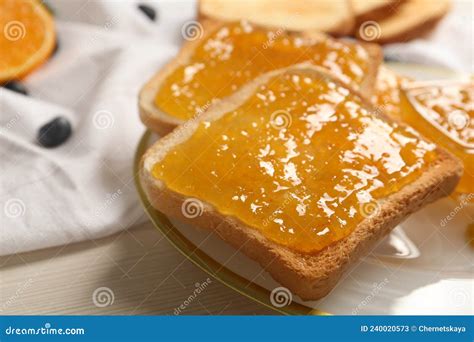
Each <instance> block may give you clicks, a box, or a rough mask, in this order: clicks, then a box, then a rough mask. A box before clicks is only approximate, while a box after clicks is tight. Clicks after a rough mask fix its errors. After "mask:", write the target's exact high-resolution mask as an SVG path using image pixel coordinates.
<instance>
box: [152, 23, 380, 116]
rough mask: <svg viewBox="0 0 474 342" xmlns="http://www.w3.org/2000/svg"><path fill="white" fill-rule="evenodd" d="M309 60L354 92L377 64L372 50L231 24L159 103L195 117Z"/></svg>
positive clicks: (163, 90) (175, 78)
mask: <svg viewBox="0 0 474 342" xmlns="http://www.w3.org/2000/svg"><path fill="white" fill-rule="evenodd" d="M307 61H309V62H311V63H313V64H315V65H319V66H322V67H325V68H327V69H329V70H331V71H332V72H334V73H336V74H337V75H338V76H339V77H340V78H341V79H342V80H343V81H344V82H346V83H350V84H351V85H352V86H353V87H354V89H358V88H359V86H360V84H361V83H362V82H363V81H364V80H365V77H366V75H367V74H368V72H369V70H368V69H369V66H370V63H371V61H370V56H369V54H368V52H367V50H366V49H365V48H363V47H362V46H361V45H359V44H356V43H349V42H342V41H337V40H334V39H331V38H327V37H323V36H321V37H317V38H316V37H302V36H295V35H291V34H288V33H286V32H285V31H283V30H281V29H280V30H273V31H269V30H265V29H261V28H257V27H255V26H253V25H251V24H248V23H245V22H241V23H229V24H224V25H223V26H220V28H218V29H217V30H216V31H215V32H213V33H211V34H210V35H209V36H208V37H207V38H205V39H203V41H202V42H200V43H199V46H198V47H197V48H196V49H195V50H194V51H193V54H192V56H190V59H189V60H188V61H187V63H186V64H185V65H182V66H180V67H178V68H177V69H176V70H174V72H172V73H171V75H169V76H168V77H167V78H166V79H165V81H164V82H163V84H162V86H161V87H160V90H159V91H158V93H157V95H156V98H155V105H156V107H157V108H159V109H160V110H162V111H163V112H165V113H167V114H169V115H172V116H175V117H177V118H179V119H183V120H184V119H189V118H191V117H193V116H195V115H197V114H200V113H201V112H203V111H205V110H206V109H207V107H209V105H210V104H211V103H212V102H213V101H214V100H216V99H219V98H222V97H224V96H227V95H230V94H231V93H233V92H234V91H235V90H237V89H238V88H239V87H240V86H242V85H243V84H245V83H247V82H248V81H250V80H252V79H254V78H255V77H256V76H258V75H260V74H263V73H265V72H267V71H271V70H275V69H279V68H283V67H287V66H290V65H293V64H296V63H301V62H307Z"/></svg>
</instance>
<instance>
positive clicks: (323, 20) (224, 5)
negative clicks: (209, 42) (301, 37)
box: [199, 0, 354, 35]
mask: <svg viewBox="0 0 474 342" xmlns="http://www.w3.org/2000/svg"><path fill="white" fill-rule="evenodd" d="M199 18H200V19H214V20H223V21H235V20H242V19H245V20H248V21H250V22H252V23H254V24H257V25H261V26H264V27H269V28H283V29H286V30H289V31H296V32H307V31H317V32H326V33H330V34H333V35H345V34H348V33H350V32H351V31H352V29H353V26H354V16H353V14H352V9H351V4H350V0H292V1H287V0H200V1H199Z"/></svg>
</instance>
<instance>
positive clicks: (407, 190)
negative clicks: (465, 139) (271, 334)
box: [139, 0, 463, 300]
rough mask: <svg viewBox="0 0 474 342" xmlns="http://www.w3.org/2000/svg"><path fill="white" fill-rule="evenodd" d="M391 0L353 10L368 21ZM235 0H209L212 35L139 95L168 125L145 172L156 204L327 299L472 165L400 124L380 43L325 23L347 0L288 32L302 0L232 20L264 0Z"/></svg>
mask: <svg viewBox="0 0 474 342" xmlns="http://www.w3.org/2000/svg"><path fill="white" fill-rule="evenodd" d="M388 2H391V1H377V4H376V5H373V6H372V5H371V6H368V4H367V5H366V6H362V5H361V6H359V7H355V8H358V11H359V13H360V14H359V17H360V18H363V17H364V13H367V12H369V11H372V12H374V13H377V12H379V11H381V8H384V6H387V5H386V3H388ZM406 2H410V1H409V0H407V1H406ZM211 3H212V5H211ZM232 3H233V2H229V1H201V2H200V18H201V20H203V21H201V25H202V29H203V32H202V35H200V37H199V38H198V39H192V40H191V41H188V42H186V43H185V44H184V45H183V47H182V49H181V51H180V53H179V55H178V56H177V57H176V58H175V59H174V60H172V61H171V62H170V63H169V64H168V65H167V66H165V67H164V68H163V69H161V70H160V71H158V72H157V74H156V75H154V76H153V78H152V79H151V80H150V81H149V82H148V83H147V84H146V85H145V86H144V87H143V89H142V91H141V92H140V96H139V109H140V116H141V119H142V121H143V122H144V124H145V125H146V126H147V127H148V128H149V129H151V130H152V131H154V132H156V133H157V134H159V135H160V136H161V138H160V139H159V140H158V141H157V142H156V143H155V144H154V145H153V146H151V147H150V149H149V150H148V151H147V153H146V154H145V155H144V156H143V158H142V161H141V167H140V180H141V183H142V186H143V188H144V190H145V193H146V194H147V197H148V199H149V200H150V203H151V204H152V205H153V207H154V208H156V209H158V210H159V211H161V212H163V213H165V214H166V215H169V216H171V217H175V218H178V219H180V220H182V221H185V222H189V223H191V224H192V225H193V226H195V227H199V228H202V229H207V230H209V231H212V232H214V233H216V234H217V235H218V236H219V237H221V238H222V239H223V240H224V241H226V242H228V243H229V244H230V245H232V246H233V247H235V248H236V249H237V250H239V251H240V252H242V253H244V254H246V255H247V256H248V257H250V258H252V259H254V260H256V261H257V262H259V263H260V265H261V266H262V267H263V268H264V269H265V270H267V271H268V272H269V273H270V274H271V276H272V277H273V278H274V279H276V280H277V281H278V282H280V283H281V284H282V285H283V286H285V287H287V288H288V289H289V290H290V291H292V292H293V294H295V295H298V296H300V297H301V298H302V299H307V300H314V299H319V298H321V297H323V296H325V295H327V294H328V293H329V292H330V291H331V289H333V288H334V286H335V285H336V283H337V282H338V280H339V279H340V277H341V275H342V274H343V272H344V270H346V269H347V268H348V266H349V265H350V264H351V263H353V262H354V261H356V260H357V259H358V258H359V257H360V256H361V255H364V253H367V252H369V251H370V250H371V248H373V247H374V245H375V244H376V243H377V242H378V241H379V240H380V239H381V238H382V237H383V236H385V235H387V234H388V233H389V232H390V231H391V229H393V228H394V227H395V226H396V225H397V224H399V223H400V222H401V221H402V220H403V219H405V218H406V217H407V216H408V215H409V214H411V213H413V212H414V211H416V210H418V209H420V208H421V207H423V206H425V205H426V204H428V203H431V202H433V201H435V200H436V199H438V198H440V197H443V196H447V195H449V194H450V193H451V192H452V191H453V190H454V189H455V188H456V185H457V184H458V182H459V179H460V177H461V175H462V172H463V166H462V163H461V162H460V161H459V160H458V159H457V158H456V157H455V156H453V155H452V154H451V153H450V152H448V151H446V150H445V149H443V148H441V147H439V146H437V145H435V144H434V143H432V142H431V141H429V140H428V139H426V138H424V137H423V136H422V135H421V134H419V133H418V132H417V131H416V130H414V129H413V128H412V127H409V126H407V125H405V124H403V123H401V122H400V120H399V116H400V115H399V108H400V107H399V102H400V95H399V91H400V89H401V87H402V86H403V85H404V84H405V82H410V80H407V79H404V78H402V77H400V76H398V75H396V74H394V73H393V72H391V71H390V70H389V69H387V68H385V67H383V66H381V63H382V53H381V49H380V47H379V46H377V45H374V44H369V43H366V42H355V41H352V40H346V39H335V38H332V37H330V36H328V35H326V34H324V33H322V32H321V31H323V30H324V31H329V32H333V33H336V32H339V33H341V32H342V31H343V30H344V29H343V28H339V25H341V23H343V22H345V21H346V20H350V21H354V22H355V21H356V19H354V17H353V14H350V15H349V13H352V12H350V11H349V10H348V9H347V8H348V7H344V6H345V5H344V6H343V4H345V2H341V1H327V2H325V1H322V2H321V1H318V6H323V5H324V13H325V16H326V15H328V16H329V15H330V14H331V15H332V14H334V15H337V16H338V18H339V20H330V21H328V22H331V25H332V26H331V28H327V29H324V28H323V27H314V26H311V25H314V22H319V24H321V23H323V22H324V21H323V20H319V19H318V20H314V19H316V17H315V18H312V20H301V21H298V24H295V22H296V21H293V20H289V22H288V23H287V24H288V25H287V29H285V30H282V29H281V28H278V29H275V28H273V27H274V26H281V25H280V24H281V23H282V22H284V19H283V18H290V17H291V11H292V10H295V13H296V11H297V10H299V9H301V4H299V2H298V1H296V2H295V1H293V2H291V3H292V5H291V6H290V7H289V9H288V10H287V11H285V10H284V9H283V8H280V7H279V6H278V1H276V2H272V3H273V4H274V5H268V6H269V7H268V8H266V10H265V13H266V14H269V13H270V14H271V15H267V16H266V17H265V18H263V17H251V18H250V19H251V21H232V20H235V19H241V18H240V17H241V16H246V17H247V16H249V15H254V14H255V13H256V12H258V11H257V9H258V6H262V4H263V3H265V1H261V2H260V1H257V2H248V3H247V2H244V3H243V4H245V5H246V6H249V7H248V8H246V6H244V5H242V3H240V6H237V5H235V6H237V7H235V6H234V5H233V4H232ZM305 4H307V2H305ZM232 6H234V7H232ZM250 6H252V7H250ZM308 6H309V5H306V7H305V12H313V13H319V14H318V15H322V14H321V13H320V12H319V11H310V9H311V6H309V7H308ZM338 6H341V8H339V7H338ZM399 6H402V5H401V4H400V5H399ZM351 10H352V7H351ZM288 11H289V12H288ZM217 14H218V15H217ZM286 14H289V15H290V16H289V17H287V16H286ZM214 17H219V19H221V20H222V19H225V21H217V20H216V19H215V18H214ZM210 18H213V19H212V20H210V21H209V19H210ZM273 20H276V21H273ZM285 23H286V22H285ZM312 23H313V24H312ZM277 24H278V25H277ZM319 24H318V25H319ZM291 25H296V26H291ZM342 26H343V25H341V27H342ZM314 29H316V30H318V32H317V34H315V30H314ZM190 203H191V205H192V206H194V209H196V208H197V209H198V210H197V212H196V211H193V212H192V213H190V212H188V211H187V206H188V205H189V204H190Z"/></svg>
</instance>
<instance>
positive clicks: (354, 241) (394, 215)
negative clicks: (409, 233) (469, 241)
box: [140, 64, 462, 300]
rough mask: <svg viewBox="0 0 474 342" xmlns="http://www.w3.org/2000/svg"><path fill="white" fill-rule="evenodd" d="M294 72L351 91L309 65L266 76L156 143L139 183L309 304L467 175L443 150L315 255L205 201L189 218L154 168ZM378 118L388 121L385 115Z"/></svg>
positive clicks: (159, 203) (157, 202) (156, 202)
mask: <svg viewBox="0 0 474 342" xmlns="http://www.w3.org/2000/svg"><path fill="white" fill-rule="evenodd" d="M291 70H304V72H305V73H308V74H313V75H314V76H316V77H321V79H325V80H328V81H331V82H334V83H335V84H336V85H339V86H342V87H346V88H347V86H345V85H343V84H342V83H341V82H340V81H338V80H336V79H335V78H334V76H333V75H330V74H329V73H328V72H327V71H325V70H323V69H322V68H319V67H316V66H312V65H308V64H306V65H297V66H293V67H290V68H286V69H281V70H276V71H272V72H269V73H266V74H264V75H262V76H260V77H258V78H257V79H255V80H254V81H252V82H250V83H249V84H247V85H245V86H244V87H242V88H241V89H240V90H239V91H237V92H236V93H234V94H233V95H231V96H229V97H228V98H226V99H223V100H221V101H219V102H217V103H215V104H214V105H212V106H211V107H210V108H209V109H208V111H206V112H205V113H204V114H203V115H201V116H200V117H198V118H195V119H192V120H190V121H187V122H186V123H185V124H183V125H182V126H180V127H179V128H177V129H176V130H174V131H173V132H172V133H170V134H169V135H167V136H165V137H164V138H162V139H160V140H159V141H158V142H156V143H155V144H154V145H153V146H152V147H151V148H150V149H149V150H148V151H147V152H146V154H145V155H144V156H143V158H142V161H141V166H140V181H141V183H142V185H143V188H144V190H145V193H146V195H147V197H148V199H149V200H150V202H151V204H152V205H153V207H154V208H156V209H157V210H159V211H161V212H163V213H165V214H166V215H169V216H171V217H175V218H178V219H180V220H182V221H184V222H187V223H190V224H192V225H194V226H197V227H201V228H203V229H207V230H209V231H212V232H214V233H216V234H218V235H219V236H220V237H221V238H222V239H223V240H224V241H226V242H228V243H229V244H231V245H232V246H234V247H235V248H236V249H238V250H239V251H241V252H242V253H244V254H245V255H247V256H248V257H250V258H251V259H254V260H256V261H257V262H259V263H260V265H261V266H262V267H263V268H264V269H265V270H266V271H268V272H269V273H270V274H271V276H272V277H273V278H274V279H275V280H277V281H278V282H280V283H281V284H282V285H283V286H285V287H287V288H288V289H290V290H291V291H292V292H293V294H296V295H298V296H300V297H301V298H302V299H304V300H316V299H319V298H321V297H323V296H325V295H327V294H328V293H329V292H330V291H331V290H332V289H333V288H334V286H335V285H336V284H337V282H338V281H339V279H340V278H341V276H342V274H343V272H344V271H345V270H346V269H347V268H348V267H349V265H350V264H352V263H353V262H355V261H356V260H357V259H358V258H359V257H360V256H361V255H363V254H365V253H367V252H368V251H370V250H371V249H372V248H373V247H374V245H375V244H376V243H377V241H378V240H379V239H381V238H382V237H383V236H385V235H387V234H388V233H389V232H390V230H391V229H393V228H394V227H395V226H396V225H397V224H399V223H400V222H401V221H402V220H403V219H404V218H405V217H406V216H407V215H409V214H410V213H413V212H415V211H416V210H418V209H419V208H421V207H422V206H424V205H426V204H428V203H430V202H433V201H434V200H436V199H438V198H440V197H443V196H446V195H447V194H449V193H450V192H452V191H453V189H454V188H455V186H456V184H457V182H458V181H459V178H460V174H461V173H462V165H461V163H460V162H459V161H458V160H457V159H456V158H454V157H453V156H451V155H450V154H449V153H448V152H446V151H444V150H442V149H439V148H438V149H437V150H436V151H437V157H438V158H437V159H436V160H435V161H434V162H433V163H432V164H431V165H430V167H429V168H428V169H427V170H425V171H424V172H423V173H422V174H421V175H420V176H419V177H418V178H416V179H415V180H414V181H413V182H412V183H410V184H409V185H407V186H405V187H403V188H402V189H401V190H400V191H398V192H396V193H393V194H391V195H389V196H388V197H386V198H384V199H383V200H381V201H380V203H381V204H380V210H378V211H377V213H376V214H375V215H374V216H373V217H371V218H366V219H364V220H363V221H361V223H360V224H358V225H357V227H356V228H355V229H354V231H352V232H351V233H350V234H349V235H348V236H347V237H345V238H343V239H341V240H338V241H336V242H334V243H332V244H330V245H329V246H327V247H325V248H323V249H322V250H320V251H318V252H317V253H312V254H306V253H301V252H297V251H294V250H292V249H289V248H287V247H285V246H283V245H279V244H276V243H274V242H271V241H270V240H268V239H267V238H266V237H265V236H264V235H262V233H260V231H259V230H257V229H253V228H251V227H249V226H247V225H245V224H244V223H243V222H241V221H240V220H239V219H237V218H234V217H230V216H226V215H223V214H221V213H220V212H219V211H217V210H215V209H214V207H213V206H212V205H211V204H209V203H205V202H203V211H202V215H200V216H197V217H193V218H190V217H189V215H184V214H185V213H183V211H182V206H183V204H184V203H185V201H186V199H187V198H186V196H184V195H182V194H180V193H178V192H175V191H173V190H171V189H170V188H168V187H167V186H166V185H165V184H164V182H162V181H161V180H159V179H157V178H155V177H154V176H153V175H152V169H153V166H154V165H155V164H156V163H157V162H159V161H161V160H162V159H163V158H165V156H166V155H167V153H168V152H169V151H171V150H172V149H173V148H174V147H175V146H177V145H179V144H180V143H182V142H184V141H186V140H187V139H189V138H190V137H192V135H193V133H194V132H195V130H196V129H197V127H198V126H199V125H200V123H201V122H202V121H207V122H209V121H213V120H216V119H218V118H220V117H221V116H223V115H224V114H225V113H228V112H231V111H233V110H235V109H236V108H238V107H239V106H240V105H242V104H243V103H244V102H245V101H246V99H248V98H249V97H250V96H252V95H253V93H254V92H255V90H256V89H257V88H258V87H259V86H261V85H263V84H265V83H267V82H268V81H269V80H270V79H272V78H273V77H275V76H278V75H280V74H282V73H285V72H287V71H291ZM356 94H357V93H356ZM357 96H358V97H359V98H362V97H361V96H359V95H357ZM362 100H363V103H366V106H367V108H368V109H369V110H372V112H374V113H377V112H376V111H374V110H373V108H372V107H371V106H370V103H369V101H366V100H364V99H363V98H362ZM371 108H372V109H371ZM374 115H375V114H374ZM378 115H379V116H380V117H382V118H384V119H386V117H385V116H384V114H383V113H379V114H378ZM387 120H388V119H387Z"/></svg>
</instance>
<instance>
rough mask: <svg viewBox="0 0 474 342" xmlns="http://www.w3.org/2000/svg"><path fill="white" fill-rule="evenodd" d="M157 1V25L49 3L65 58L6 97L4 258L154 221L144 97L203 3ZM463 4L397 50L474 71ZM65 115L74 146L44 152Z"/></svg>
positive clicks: (1, 97) (96, 4) (2, 99)
mask: <svg viewBox="0 0 474 342" xmlns="http://www.w3.org/2000/svg"><path fill="white" fill-rule="evenodd" d="M141 2H144V1H141ZM148 2H150V3H152V5H153V6H154V7H155V8H156V9H157V14H158V19H157V21H156V22H152V21H150V20H149V19H148V18H147V17H146V16H144V15H143V13H141V12H140V11H138V10H137V9H136V3H135V2H133V1H97V0H95V1H85V0H75V1H71V0H67V1H66V0H52V1H49V3H51V5H52V7H53V9H54V10H55V13H56V22H57V32H58V36H59V44H60V47H59V50H58V53H57V54H56V55H54V56H53V57H52V58H51V60H50V61H48V63H47V64H45V65H44V66H42V67H41V68H40V69H38V70H37V71H36V72H34V73H33V74H32V75H31V76H30V77H28V78H27V79H26V80H25V82H24V84H25V85H26V87H27V88H28V90H29V92H30V96H27V97H26V96H22V95H19V94H17V93H14V92H11V91H9V90H6V89H0V154H1V162H0V174H1V178H0V191H1V192H0V205H1V206H2V207H3V210H1V211H0V213H1V221H0V224H1V230H0V233H1V236H0V255H5V254H11V253H19V252H24V251H28V250H34V249H39V248H45V247H50V246H57V245H61V244H66V243H70V242H76V241H81V240H85V239H93V238H98V237H101V236H105V235H108V234H112V233H114V232H117V231H120V230H123V229H126V228H127V227H130V226H132V225H134V224H136V223H138V222H140V221H141V220H144V219H145V216H144V215H143V209H142V208H141V205H140V203H139V199H138V197H137V194H136V190H135V185H134V181H133V172H132V164H133V158H134V153H135V148H136V146H137V144H138V141H139V138H140V137H141V135H142V133H143V132H144V128H143V126H142V124H141V123H140V121H139V119H138V113H137V94H138V91H139V89H140V87H141V86H142V85H143V83H144V82H145V81H146V80H147V79H148V78H149V77H151V75H152V74H153V73H154V72H155V71H156V70H157V69H158V68H159V67H161V66H162V65H164V63H166V61H167V60H168V59H170V58H172V57H173V56H174V55H175V54H176V52H177V51H178V49H179V46H180V44H181V42H182V37H181V27H182V25H183V23H184V22H186V21H187V20H191V19H193V18H194V17H195V3H194V2H193V1H159V2H156V1H155V2H151V1H148ZM462 5H463V6H464V7H463V8H464V10H461V12H460V13H461V14H459V12H457V11H456V12H453V13H452V14H451V15H450V18H447V19H446V20H444V21H443V23H442V24H441V25H440V26H439V28H438V29H437V31H436V32H435V33H434V34H433V35H432V36H431V37H430V39H429V40H417V41H414V42H411V43H409V44H403V45H392V46H389V47H387V52H388V53H390V52H392V54H393V55H395V56H396V58H397V59H400V60H407V61H410V62H420V63H427V62H428V63H432V64H438V65H442V66H447V67H451V68H453V69H456V70H465V71H469V70H472V61H473V58H472V44H469V42H472V17H468V16H467V15H468V14H467V13H468V12H465V11H466V9H465V7H466V5H465V3H464V4H462ZM471 6H472V4H471ZM463 13H464V14H463ZM464 15H465V16H466V17H465V19H464V21H461V22H460V21H459V20H460V19H459V18H460V17H459V16H461V18H463V17H464ZM0 58H1V52H0ZM57 115H63V116H66V117H67V118H68V119H69V120H70V121H71V123H72V125H73V134H72V136H71V138H70V139H69V140H68V141H67V142H66V143H65V144H64V145H61V146H59V147H57V148H54V149H45V148H42V147H39V146H38V145H37V144H36V143H35V138H36V135H37V132H38V128H39V127H40V126H41V125H43V124H44V123H46V122H48V121H49V120H51V119H52V118H54V117H55V116H57Z"/></svg>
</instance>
